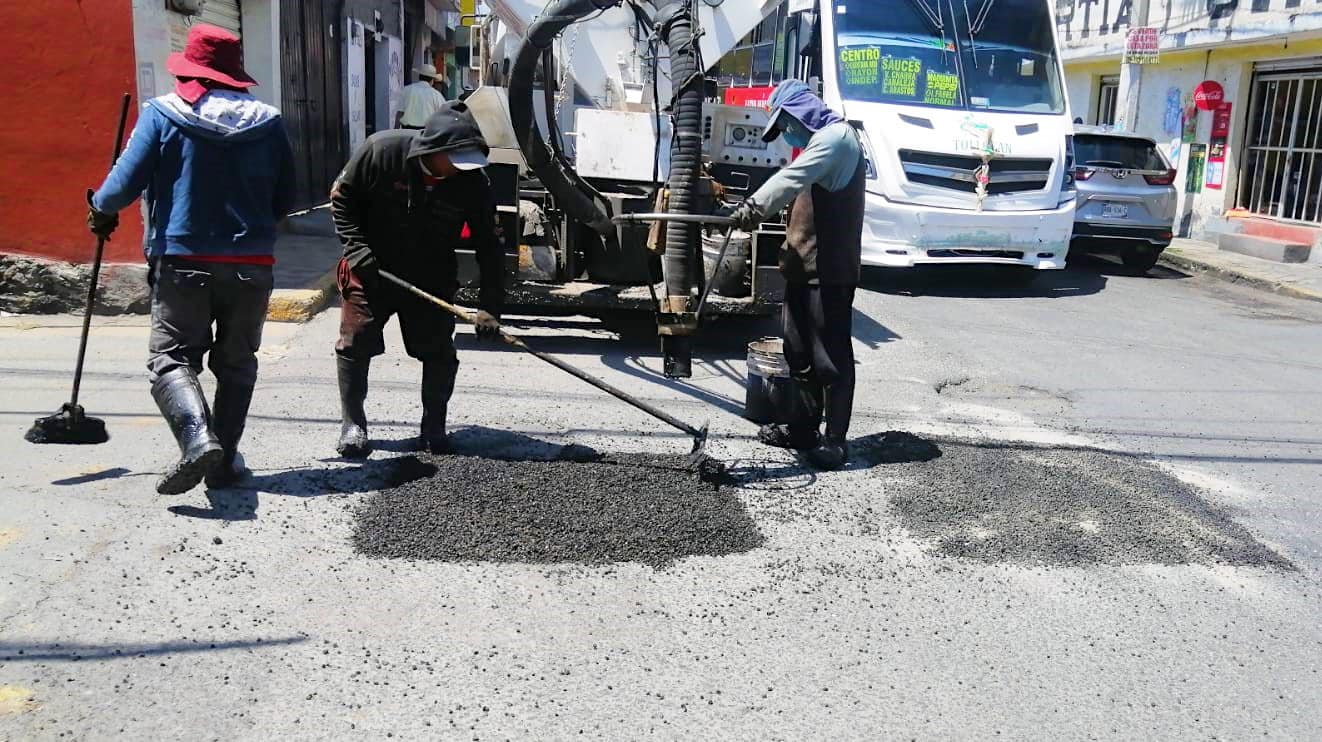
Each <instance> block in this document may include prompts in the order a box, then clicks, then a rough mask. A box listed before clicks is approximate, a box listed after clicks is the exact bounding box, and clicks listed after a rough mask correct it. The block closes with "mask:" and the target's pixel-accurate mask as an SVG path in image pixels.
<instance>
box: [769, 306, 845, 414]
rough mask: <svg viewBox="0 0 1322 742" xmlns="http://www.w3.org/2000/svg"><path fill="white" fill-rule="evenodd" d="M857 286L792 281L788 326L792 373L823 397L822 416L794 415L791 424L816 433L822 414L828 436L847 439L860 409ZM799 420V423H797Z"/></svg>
mask: <svg viewBox="0 0 1322 742" xmlns="http://www.w3.org/2000/svg"><path fill="white" fill-rule="evenodd" d="M853 307H854V287H853V286H818V285H814V284H806V283H789V284H786V286H785V304H784V306H783V307H782V310H781V311H782V325H783V332H784V334H785V360H786V362H787V363H788V364H789V367H790V376H791V377H793V378H794V379H796V380H798V381H801V382H804V383H805V384H806V385H807V386H808V388H809V390H810V392H811V394H812V395H813V396H814V397H815V398H816V399H817V400H818V402H817V404H816V405H813V406H814V407H815V408H816V409H815V410H813V415H814V416H815V417H816V419H809V420H798V421H795V420H794V419H793V418H791V423H790V425H791V428H797V427H799V425H805V426H808V425H810V426H811V429H812V432H816V429H817V427H818V426H819V425H820V424H821V417H822V413H823V412H824V413H825V417H826V435H827V436H829V437H832V438H835V439H837V440H845V439H846V437H847V436H848V435H849V418H850V416H851V415H852V413H853V408H854V342H853V325H854V311H853ZM796 423H797V424H796Z"/></svg>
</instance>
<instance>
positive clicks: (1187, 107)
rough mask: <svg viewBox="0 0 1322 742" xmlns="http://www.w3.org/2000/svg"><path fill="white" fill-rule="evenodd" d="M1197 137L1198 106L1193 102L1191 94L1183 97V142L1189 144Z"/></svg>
mask: <svg viewBox="0 0 1322 742" xmlns="http://www.w3.org/2000/svg"><path fill="white" fill-rule="evenodd" d="M1197 138H1198V106H1195V105H1194V103H1193V96H1192V95H1188V96H1185V98H1184V137H1183V139H1184V143H1185V144H1191V143H1193V141H1194V140H1196V139H1197Z"/></svg>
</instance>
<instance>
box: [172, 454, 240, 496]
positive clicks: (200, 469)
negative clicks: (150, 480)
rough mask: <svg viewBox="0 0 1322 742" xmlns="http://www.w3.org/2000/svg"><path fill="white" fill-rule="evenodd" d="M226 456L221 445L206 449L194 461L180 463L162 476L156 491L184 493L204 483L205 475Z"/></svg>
mask: <svg viewBox="0 0 1322 742" xmlns="http://www.w3.org/2000/svg"><path fill="white" fill-rule="evenodd" d="M223 456H224V451H222V450H221V448H220V446H216V448H215V449H214V450H210V451H206V452H204V453H203V454H202V455H201V456H198V457H197V458H195V459H193V460H192V461H188V462H185V463H183V464H180V465H178V467H177V468H176V469H175V470H174V471H172V472H170V473H169V474H167V475H165V476H164V477H162V478H161V481H159V482H157V483H156V492H157V494H161V495H182V494H184V493H185V492H187V491H189V490H191V489H193V488H194V487H196V486H197V485H199V484H201V483H202V479H203V477H205V476H206V475H207V472H209V471H211V469H212V468H213V467H215V466H216V464H218V463H220V460H221V458H222V457H223Z"/></svg>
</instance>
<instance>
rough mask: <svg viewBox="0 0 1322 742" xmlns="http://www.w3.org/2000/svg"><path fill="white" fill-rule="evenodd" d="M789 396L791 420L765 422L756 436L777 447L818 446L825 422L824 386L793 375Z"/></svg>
mask: <svg viewBox="0 0 1322 742" xmlns="http://www.w3.org/2000/svg"><path fill="white" fill-rule="evenodd" d="M788 397H789V399H788V400H786V401H787V404H788V407H789V409H788V410H787V411H786V415H785V417H786V419H787V420H788V422H787V423H773V424H771V425H763V426H762V427H761V429H759V430H758V431H757V439H758V440H759V441H761V442H762V443H764V444H766V445H768V446H774V447H776V448H791V449H795V450H804V449H808V448H812V447H814V446H816V445H817V430H818V428H820V427H821V421H822V392H821V387H820V386H819V385H818V384H817V383H816V382H814V381H813V380H811V379H804V378H800V377H791V378H790V384H789V395H788Z"/></svg>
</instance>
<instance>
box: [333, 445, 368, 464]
mask: <svg viewBox="0 0 1322 742" xmlns="http://www.w3.org/2000/svg"><path fill="white" fill-rule="evenodd" d="M335 453H338V454H339V455H340V458H345V459H352V460H354V461H362V460H363V459H365V458H367V457H368V456H370V455H371V453H372V447H371V446H370V445H362V446H360V445H358V444H356V443H350V444H345V445H338V446H336V447H335Z"/></svg>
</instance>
